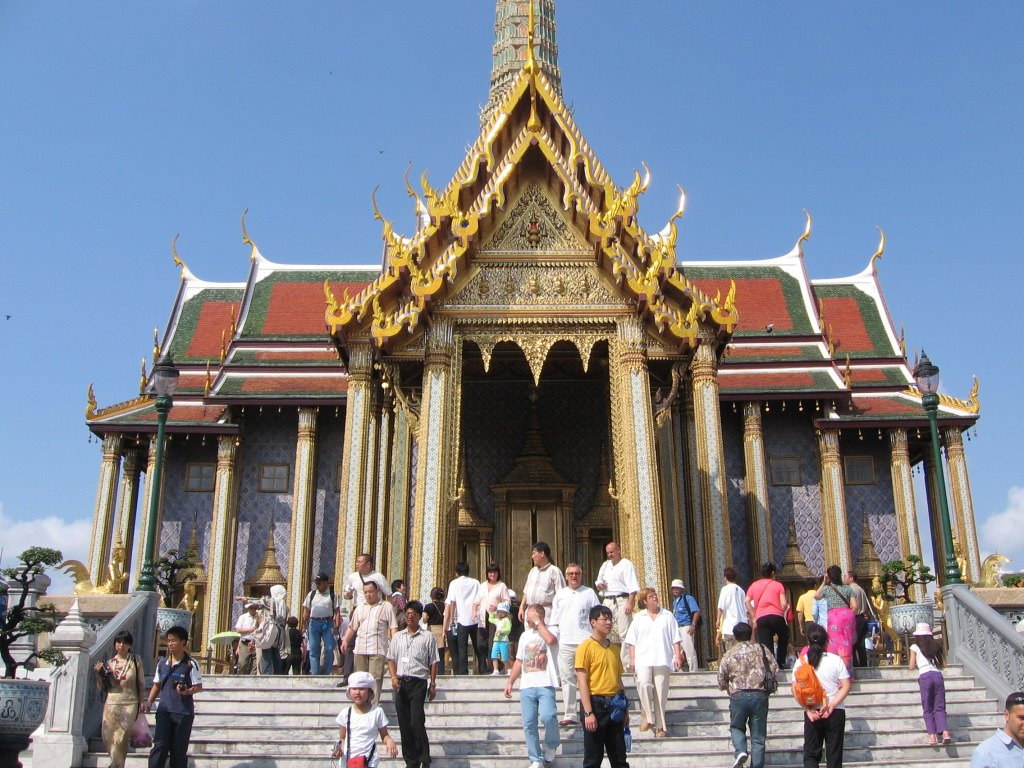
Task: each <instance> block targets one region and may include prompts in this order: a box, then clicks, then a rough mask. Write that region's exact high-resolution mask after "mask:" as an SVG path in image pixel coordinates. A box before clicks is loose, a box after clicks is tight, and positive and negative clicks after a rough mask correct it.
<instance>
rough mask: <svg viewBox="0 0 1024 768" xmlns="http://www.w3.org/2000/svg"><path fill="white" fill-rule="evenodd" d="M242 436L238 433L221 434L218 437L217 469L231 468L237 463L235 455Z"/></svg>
mask: <svg viewBox="0 0 1024 768" xmlns="http://www.w3.org/2000/svg"><path fill="white" fill-rule="evenodd" d="M240 442H241V438H240V437H239V436H238V435H220V436H218V437H217V469H218V470H220V469H231V468H233V467H234V465H235V455H236V454H237V453H238V446H239V444H240Z"/></svg>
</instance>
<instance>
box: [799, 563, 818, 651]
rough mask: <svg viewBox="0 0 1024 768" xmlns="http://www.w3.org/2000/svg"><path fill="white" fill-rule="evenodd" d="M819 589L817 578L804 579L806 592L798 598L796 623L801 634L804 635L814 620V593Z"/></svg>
mask: <svg viewBox="0 0 1024 768" xmlns="http://www.w3.org/2000/svg"><path fill="white" fill-rule="evenodd" d="M817 591H818V582H817V580H816V579H804V593H803V594H802V595H800V597H798V598H797V600H796V623H797V626H798V628H799V630H800V635H801V636H804V627H805V626H806V625H807V624H809V623H810V622H812V621H814V593H815V592H817ZM794 645H796V644H795V643H794Z"/></svg>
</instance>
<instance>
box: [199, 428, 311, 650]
mask: <svg viewBox="0 0 1024 768" xmlns="http://www.w3.org/2000/svg"><path fill="white" fill-rule="evenodd" d="M239 443H240V440H239V439H238V437H237V436H235V435H220V436H219V437H218V438H217V477H216V480H215V481H214V485H213V519H212V521H211V523H210V541H209V545H208V547H207V549H208V557H209V561H210V565H209V567H208V568H207V570H206V572H207V574H208V578H209V581H208V583H207V588H206V619H205V622H204V624H203V627H204V630H203V634H204V635H205V636H206V637H213V636H214V635H215V634H217V633H218V632H223V631H225V630H228V629H231V626H232V623H231V603H232V598H233V590H234V580H235V579H234V577H235V545H236V539H237V532H238V493H237V490H238V489H237V484H238V481H237V478H238V445H239ZM291 591H292V592H295V591H296V590H295V589H292V590H291ZM221 647H223V646H221ZM218 653H219V654H220V655H223V653H222V652H220V651H218Z"/></svg>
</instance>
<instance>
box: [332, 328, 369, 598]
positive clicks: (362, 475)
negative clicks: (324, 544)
mask: <svg viewBox="0 0 1024 768" xmlns="http://www.w3.org/2000/svg"><path fill="white" fill-rule="evenodd" d="M372 363H373V349H372V347H371V346H370V344H369V342H360V343H353V344H351V345H350V346H349V358H348V392H347V393H346V398H345V442H344V447H343V449H342V456H341V493H340V495H339V496H340V502H339V512H338V545H337V549H336V550H335V557H334V572H335V582H336V583H337V584H340V583H341V580H342V579H344V578H345V575H346V574H347V573H348V572H349V571H350V570H351V569H353V568H355V564H356V555H358V554H359V552H358V551H357V549H359V547H360V544H361V543H362V536H361V533H362V531H361V528H362V526H363V525H364V520H365V517H366V515H367V512H368V511H369V508H368V503H367V495H368V492H370V489H368V488H367V486H366V464H367V461H368V458H367V454H368V453H369V452H370V448H371V446H370V444H369V435H370V427H371V422H372V420H373V396H372V394H373V393H372V392H371V383H370V366H371V364H372Z"/></svg>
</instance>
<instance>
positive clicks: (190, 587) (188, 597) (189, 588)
mask: <svg viewBox="0 0 1024 768" xmlns="http://www.w3.org/2000/svg"><path fill="white" fill-rule="evenodd" d="M182 588H183V589H184V591H185V594H184V595H183V596H182V598H181V602H180V603H178V607H179V608H181V609H182V610H185V611H192V612H193V613H195V612H196V611H198V610H199V601H198V600H197V599H196V582H195V579H185V584H184V586H183V587H182Z"/></svg>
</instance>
